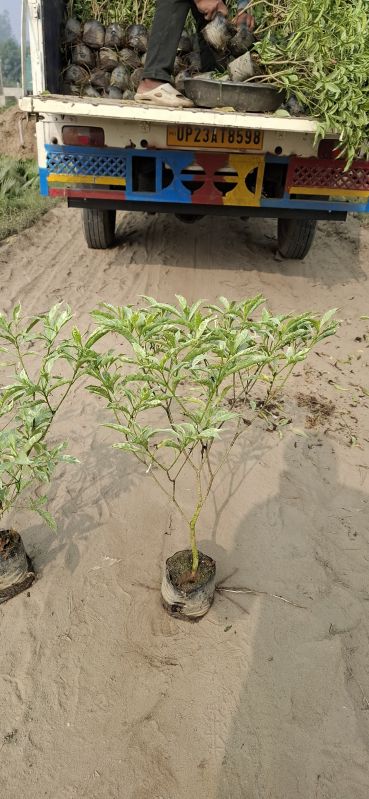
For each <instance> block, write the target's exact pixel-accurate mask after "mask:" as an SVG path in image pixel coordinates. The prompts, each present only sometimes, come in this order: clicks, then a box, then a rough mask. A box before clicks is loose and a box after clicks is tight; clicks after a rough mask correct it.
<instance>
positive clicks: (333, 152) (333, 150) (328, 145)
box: [318, 139, 340, 158]
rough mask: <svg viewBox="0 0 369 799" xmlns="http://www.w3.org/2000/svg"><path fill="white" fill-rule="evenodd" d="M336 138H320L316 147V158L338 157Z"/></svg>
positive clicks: (338, 145)
mask: <svg viewBox="0 0 369 799" xmlns="http://www.w3.org/2000/svg"><path fill="white" fill-rule="evenodd" d="M339 147H340V143H339V141H338V139H322V141H321V142H320V144H319V148H318V158H339V152H340V150H339Z"/></svg>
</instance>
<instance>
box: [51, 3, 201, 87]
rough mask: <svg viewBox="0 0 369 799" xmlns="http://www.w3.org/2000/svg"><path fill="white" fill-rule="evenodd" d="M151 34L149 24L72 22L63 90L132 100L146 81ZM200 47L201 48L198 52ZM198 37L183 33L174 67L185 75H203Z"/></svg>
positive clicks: (66, 32)
mask: <svg viewBox="0 0 369 799" xmlns="http://www.w3.org/2000/svg"><path fill="white" fill-rule="evenodd" d="M148 39H149V32H148V30H147V28H146V27H145V25H139V24H133V25H129V26H128V27H127V28H123V27H122V25H120V24H119V23H113V24H112V25H109V26H108V27H105V26H104V25H102V24H101V22H97V21H95V20H91V21H89V22H85V23H84V24H83V23H81V22H79V20H77V19H68V20H67V23H66V26H65V30H64V52H65V56H66V62H67V66H66V67H65V69H64V70H63V73H62V91H63V93H64V94H69V95H70V94H72V95H78V96H80V97H81V96H83V97H110V98H112V99H114V100H121V99H123V100H131V99H132V98H133V97H134V94H135V92H136V90H137V87H138V85H139V83H140V81H141V80H142V75H143V70H144V65H145V59H146V52H147V45H148ZM196 48H197V49H196ZM200 68H201V64H200V54H199V51H198V42H197V38H196V36H191V35H190V34H188V33H187V32H186V31H184V32H183V35H182V37H181V40H180V43H179V46H178V55H177V58H176V63H175V67H174V75H178V74H179V73H181V72H184V71H185V72H186V74H196V73H198V72H200Z"/></svg>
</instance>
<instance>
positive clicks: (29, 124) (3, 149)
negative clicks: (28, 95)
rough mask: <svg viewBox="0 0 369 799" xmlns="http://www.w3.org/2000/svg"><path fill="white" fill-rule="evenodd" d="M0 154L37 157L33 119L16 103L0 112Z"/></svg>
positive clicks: (16, 156)
mask: <svg viewBox="0 0 369 799" xmlns="http://www.w3.org/2000/svg"><path fill="white" fill-rule="evenodd" d="M0 155H10V156H12V157H13V158H37V148H36V126H35V121H34V120H33V119H28V117H27V114H24V113H23V112H22V111H20V110H19V108H18V106H17V105H14V106H11V107H10V108H7V109H6V111H2V113H0Z"/></svg>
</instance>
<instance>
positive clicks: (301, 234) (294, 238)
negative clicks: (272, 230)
mask: <svg viewBox="0 0 369 799" xmlns="http://www.w3.org/2000/svg"><path fill="white" fill-rule="evenodd" d="M315 230H316V222H315V220H313V219H284V218H280V219H278V250H279V252H280V254H281V255H282V256H283V258H295V259H298V260H302V258H305V256H306V255H307V254H308V252H309V250H310V247H311V245H312V243H313V241H314V236H315Z"/></svg>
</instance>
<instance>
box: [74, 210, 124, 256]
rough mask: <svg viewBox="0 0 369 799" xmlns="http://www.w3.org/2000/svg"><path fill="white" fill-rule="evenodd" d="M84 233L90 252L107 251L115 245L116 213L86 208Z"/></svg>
mask: <svg viewBox="0 0 369 799" xmlns="http://www.w3.org/2000/svg"><path fill="white" fill-rule="evenodd" d="M82 215H83V232H84V234H85V239H86V243H87V247H88V248H89V249H90V250H107V249H108V248H109V247H112V246H113V244H115V220H116V211H107V210H105V209H103V208H84V209H83V211H82Z"/></svg>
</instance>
